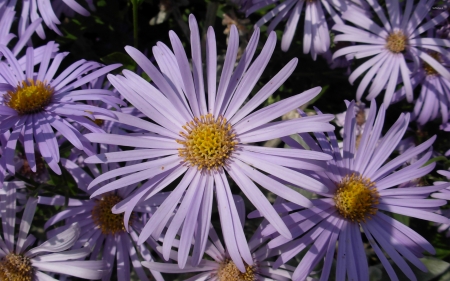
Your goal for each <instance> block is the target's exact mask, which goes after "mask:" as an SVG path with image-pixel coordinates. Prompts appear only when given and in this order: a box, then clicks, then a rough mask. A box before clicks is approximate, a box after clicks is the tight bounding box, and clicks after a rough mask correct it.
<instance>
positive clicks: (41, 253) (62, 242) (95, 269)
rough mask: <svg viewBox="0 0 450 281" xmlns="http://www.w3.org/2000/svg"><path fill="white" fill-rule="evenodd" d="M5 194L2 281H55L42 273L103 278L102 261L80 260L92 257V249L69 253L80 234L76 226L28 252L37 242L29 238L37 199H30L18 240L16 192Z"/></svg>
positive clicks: (0, 203)
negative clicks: (16, 230) (16, 232)
mask: <svg viewBox="0 0 450 281" xmlns="http://www.w3.org/2000/svg"><path fill="white" fill-rule="evenodd" d="M5 193H6V194H5V195H4V196H3V199H4V200H1V201H0V206H1V209H2V226H3V227H2V228H3V240H2V243H0V279H1V280H5V281H13V280H55V279H53V278H51V277H50V276H49V275H47V274H45V273H44V272H43V271H46V272H52V273H56V274H64V275H70V276H75V277H79V278H84V279H99V278H101V276H102V275H103V268H104V263H103V261H80V259H82V258H84V257H86V256H87V255H89V253H90V252H91V250H90V249H89V248H86V247H84V248H80V249H76V250H67V249H69V248H71V247H72V245H73V244H74V243H75V242H76V241H77V239H78V237H79V235H80V227H79V225H78V224H77V223H75V224H72V225H70V226H69V227H68V228H67V229H66V230H65V231H63V232H61V233H60V234H58V235H56V236H53V237H52V238H50V239H49V240H47V241H45V242H44V243H42V244H40V245H39V246H37V247H34V248H31V249H29V248H30V247H31V246H32V245H33V244H34V242H35V241H36V238H35V237H34V236H33V235H28V231H29V230H30V227H31V224H32V220H33V217H34V213H35V211H36V204H37V200H36V199H32V198H29V199H28V202H27V204H26V207H25V210H24V212H23V216H22V220H21V222H20V227H19V231H18V233H19V234H18V236H17V240H15V237H14V236H15V235H14V233H15V231H14V228H15V225H16V189H15V188H7V187H5ZM27 249H28V250H27Z"/></svg>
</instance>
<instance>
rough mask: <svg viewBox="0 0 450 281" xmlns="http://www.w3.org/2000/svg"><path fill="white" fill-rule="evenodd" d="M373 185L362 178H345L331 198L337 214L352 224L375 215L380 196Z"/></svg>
mask: <svg viewBox="0 0 450 281" xmlns="http://www.w3.org/2000/svg"><path fill="white" fill-rule="evenodd" d="M374 185H375V184H374V183H373V182H371V181H370V180H369V179H366V178H363V177H362V176H356V175H355V174H352V175H350V176H349V175H347V176H345V177H344V178H343V179H342V181H341V182H340V183H339V184H338V185H337V191H336V193H335V195H334V198H333V199H334V202H335V204H336V208H337V210H338V212H339V214H341V216H343V217H344V218H346V219H349V220H351V221H353V222H354V221H356V222H361V221H366V219H370V215H375V214H376V213H377V211H378V209H377V205H378V199H379V198H380V195H379V194H378V191H377V189H376V187H374Z"/></svg>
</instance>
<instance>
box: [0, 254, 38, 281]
mask: <svg viewBox="0 0 450 281" xmlns="http://www.w3.org/2000/svg"><path fill="white" fill-rule="evenodd" d="M32 279H33V267H32V266H31V261H30V259H29V258H27V257H25V256H23V255H16V254H14V253H9V254H8V255H6V256H5V257H3V258H2V259H1V260H0V280H4V281H31V280H32Z"/></svg>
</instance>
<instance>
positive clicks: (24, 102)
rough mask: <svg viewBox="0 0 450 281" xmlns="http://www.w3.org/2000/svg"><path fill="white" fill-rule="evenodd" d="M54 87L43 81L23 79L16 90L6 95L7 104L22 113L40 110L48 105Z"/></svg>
mask: <svg viewBox="0 0 450 281" xmlns="http://www.w3.org/2000/svg"><path fill="white" fill-rule="evenodd" d="M53 93H54V90H53V88H52V87H50V86H49V85H47V84H46V83H45V82H41V81H36V82H35V81H33V80H31V79H30V80H29V81H22V85H18V86H17V88H16V89H15V90H14V91H7V92H6V94H5V95H4V99H5V104H6V105H7V106H9V107H11V108H12V109H15V110H16V111H17V112H18V113H19V114H20V115H23V114H30V113H35V112H39V111H41V110H43V109H44V107H45V106H47V105H48V104H49V103H50V102H51V100H52V96H53Z"/></svg>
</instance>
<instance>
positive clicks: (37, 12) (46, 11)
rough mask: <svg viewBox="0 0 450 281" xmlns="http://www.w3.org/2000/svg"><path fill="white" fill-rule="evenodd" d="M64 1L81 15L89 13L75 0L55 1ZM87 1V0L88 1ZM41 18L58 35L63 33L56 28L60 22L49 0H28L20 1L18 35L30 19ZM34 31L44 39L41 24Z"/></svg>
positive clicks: (23, 31) (12, 4) (14, 2)
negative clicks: (20, 11)
mask: <svg viewBox="0 0 450 281" xmlns="http://www.w3.org/2000/svg"><path fill="white" fill-rule="evenodd" d="M61 1H62V2H64V3H65V4H66V5H67V6H68V7H70V9H72V10H73V11H75V12H77V13H78V14H80V15H82V16H85V17H87V16H89V15H90V13H89V11H88V10H86V9H85V8H83V6H81V5H80V4H79V3H78V2H77V1H75V0H58V1H57V2H61ZM16 2H17V0H11V1H10V3H9V5H11V6H15V5H16ZM88 2H89V1H88ZM39 18H42V20H43V21H44V23H45V25H47V27H48V28H50V29H51V30H53V31H55V32H56V33H57V34H58V35H60V36H62V35H63V34H62V33H61V31H60V30H59V29H58V26H57V25H59V24H61V22H60V21H59V19H58V17H57V16H56V14H55V11H54V10H53V6H52V3H51V1H50V0H29V1H22V13H21V15H20V20H19V37H22V35H23V34H24V33H25V30H26V29H27V27H28V25H29V23H30V21H31V22H34V21H35V20H36V19H39ZM36 33H37V34H38V35H39V37H41V38H42V39H45V32H44V28H43V27H42V24H39V26H38V27H37V30H36Z"/></svg>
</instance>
